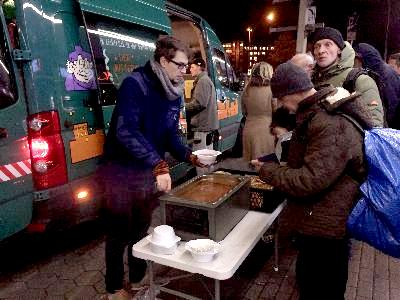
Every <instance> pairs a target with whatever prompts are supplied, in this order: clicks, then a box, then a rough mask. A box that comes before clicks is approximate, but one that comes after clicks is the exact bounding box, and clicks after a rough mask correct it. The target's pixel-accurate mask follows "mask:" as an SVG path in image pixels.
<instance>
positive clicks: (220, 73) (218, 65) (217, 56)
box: [212, 49, 229, 88]
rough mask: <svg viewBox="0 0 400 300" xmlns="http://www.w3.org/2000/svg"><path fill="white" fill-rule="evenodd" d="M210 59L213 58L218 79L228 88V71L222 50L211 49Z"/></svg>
mask: <svg viewBox="0 0 400 300" xmlns="http://www.w3.org/2000/svg"><path fill="white" fill-rule="evenodd" d="M212 60H213V63H214V66H215V69H216V70H217V78H218V80H219V81H220V82H221V84H222V85H223V86H225V87H228V88H229V77H228V71H227V67H226V61H225V55H224V52H222V51H220V50H218V49H213V56H212Z"/></svg>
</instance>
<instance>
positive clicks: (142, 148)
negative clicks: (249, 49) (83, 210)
mask: <svg viewBox="0 0 400 300" xmlns="http://www.w3.org/2000/svg"><path fill="white" fill-rule="evenodd" d="M188 53H189V49H188V48H187V46H186V45H184V44H183V43H182V42H181V41H179V40H177V39H175V38H173V37H169V36H167V37H164V38H162V39H160V40H158V41H157V43H156V49H155V53H154V58H152V59H150V61H148V62H147V63H146V65H145V66H144V67H140V68H138V69H136V70H135V71H133V72H132V73H131V74H130V75H129V76H128V77H127V78H126V79H125V80H124V81H123V82H122V84H121V87H120V89H119V93H118V99H117V104H116V106H115V109H114V112H113V116H112V119H111V124H110V129H109V131H108V134H107V138H106V143H105V149H104V159H105V164H104V165H103V166H102V169H101V171H100V174H101V175H102V180H103V182H104V185H105V198H106V202H107V203H106V208H107V223H106V226H107V228H106V229H107V230H106V249H105V251H106V252H105V259H106V275H105V281H106V290H107V292H108V299H130V297H129V294H128V293H127V292H126V291H125V290H124V289H123V278H124V262H123V254H124V251H125V248H126V246H128V265H129V281H130V282H131V284H132V288H137V287H139V286H140V285H141V284H142V283H143V281H142V279H143V277H144V275H145V272H146V262H145V261H144V260H141V259H138V258H135V257H133V256H132V253H131V251H132V250H131V248H132V245H133V244H134V243H136V242H137V241H139V240H140V239H141V238H143V237H144V236H145V235H146V232H147V229H148V228H149V225H150V222H151V214H152V212H153V209H154V208H155V206H156V197H155V192H156V191H155V185H156V190H158V191H159V192H167V191H169V190H170V189H171V176H170V174H169V168H168V164H167V163H166V162H165V160H164V154H165V152H166V151H168V152H170V153H171V154H172V155H173V156H174V157H175V158H177V159H178V160H180V161H187V162H192V163H193V164H197V157H196V156H195V155H193V154H191V151H190V150H189V148H187V147H186V146H185V145H183V144H182V142H181V139H180V137H179V135H178V120H179V112H180V106H181V103H182V102H181V101H182V92H183V89H182V87H183V74H184V73H185V71H186V66H187V63H188Z"/></svg>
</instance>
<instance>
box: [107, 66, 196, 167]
mask: <svg viewBox="0 0 400 300" xmlns="http://www.w3.org/2000/svg"><path fill="white" fill-rule="evenodd" d="M181 103H182V99H181V98H177V99H176V100H174V101H170V100H168V98H167V96H166V94H165V91H164V89H163V86H162V85H161V82H160V80H159V79H158V77H157V76H156V75H155V74H154V72H153V70H152V69H151V66H150V64H149V63H147V64H146V65H145V66H144V67H140V68H138V69H136V70H135V71H134V72H132V74H131V75H130V76H128V77H127V78H126V79H124V81H123V82H122V84H121V87H120V89H119V92H118V100H117V104H116V106H115V108H114V112H113V115H112V119H111V124H110V129H109V131H108V134H107V138H106V143H105V151H104V158H105V160H106V161H108V162H113V163H117V164H120V165H123V166H127V167H129V168H132V169H139V170H152V169H153V168H154V166H156V165H157V164H158V163H159V162H160V161H161V160H163V159H164V155H165V152H167V151H168V152H170V153H171V154H172V155H173V156H174V157H175V158H176V159H178V160H180V161H185V160H187V159H188V157H189V154H190V149H189V148H188V147H186V146H185V145H184V144H183V141H182V139H181V136H180V135H179V133H178V122H179V113H180V107H181Z"/></svg>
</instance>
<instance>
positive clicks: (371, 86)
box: [312, 42, 384, 127]
mask: <svg viewBox="0 0 400 300" xmlns="http://www.w3.org/2000/svg"><path fill="white" fill-rule="evenodd" d="M345 44H346V46H345V47H344V49H343V50H342V53H341V56H340V60H339V61H338V62H337V63H335V64H333V65H332V66H329V67H327V68H325V69H321V68H319V67H318V65H316V66H315V70H314V73H313V76H312V81H313V83H314V86H315V87H316V88H317V89H319V88H321V87H322V86H324V85H326V84H331V85H333V86H334V87H341V86H343V83H344V81H345V80H346V77H347V75H348V74H349V72H350V71H351V70H352V68H353V66H354V57H355V52H354V49H353V48H352V47H351V45H350V44H349V43H348V42H345ZM355 90H356V91H357V92H359V93H361V98H362V100H363V101H364V102H365V104H366V105H367V106H368V108H369V110H370V111H371V114H372V117H373V120H374V126H375V127H383V125H384V112H383V106H382V101H381V98H380V96H379V90H378V87H377V85H376V83H375V81H374V80H373V79H372V78H371V77H369V76H368V75H360V76H359V77H358V78H357V80H356V86H355Z"/></svg>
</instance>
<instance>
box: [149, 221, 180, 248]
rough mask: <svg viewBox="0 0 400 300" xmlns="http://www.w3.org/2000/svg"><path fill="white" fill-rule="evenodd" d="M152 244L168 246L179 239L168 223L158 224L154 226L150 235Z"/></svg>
mask: <svg viewBox="0 0 400 300" xmlns="http://www.w3.org/2000/svg"><path fill="white" fill-rule="evenodd" d="M150 239H151V240H150V241H151V243H153V244H158V245H161V246H166V247H170V246H171V245H173V244H176V243H177V242H178V241H180V239H181V238H180V237H178V236H176V235H175V232H174V229H173V228H172V227H171V226H168V225H160V226H157V227H155V228H154V230H153V233H152V234H151V236H150Z"/></svg>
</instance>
